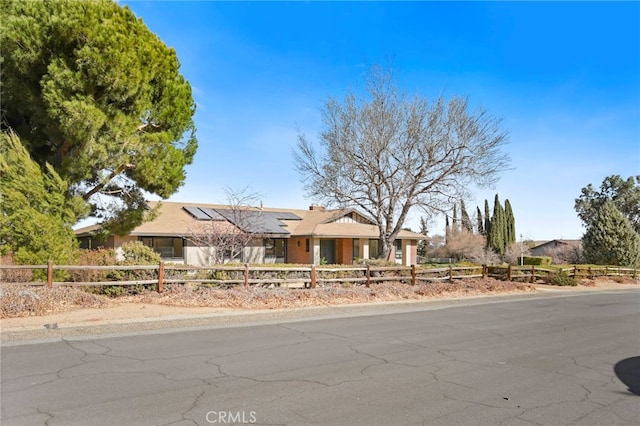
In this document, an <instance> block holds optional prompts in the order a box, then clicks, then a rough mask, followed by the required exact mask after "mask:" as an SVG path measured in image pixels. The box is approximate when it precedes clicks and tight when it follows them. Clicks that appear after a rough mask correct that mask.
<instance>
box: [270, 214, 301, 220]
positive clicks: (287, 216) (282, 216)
mask: <svg viewBox="0 0 640 426" xmlns="http://www.w3.org/2000/svg"><path fill="white" fill-rule="evenodd" d="M273 214H274V215H275V216H276V219H280V220H302V218H301V217H300V216H298V215H296V214H295V213H291V212H273Z"/></svg>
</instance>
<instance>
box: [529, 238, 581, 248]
mask: <svg viewBox="0 0 640 426" xmlns="http://www.w3.org/2000/svg"><path fill="white" fill-rule="evenodd" d="M581 244H582V240H551V241H545V242H543V243H541V244H538V245H537V246H534V247H531V250H535V249H538V248H541V247H546V246H549V245H553V246H554V247H557V246H558V245H568V246H579V245H581Z"/></svg>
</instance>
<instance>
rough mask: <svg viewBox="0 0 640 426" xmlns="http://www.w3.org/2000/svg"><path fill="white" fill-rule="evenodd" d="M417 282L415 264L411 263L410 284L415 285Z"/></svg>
mask: <svg viewBox="0 0 640 426" xmlns="http://www.w3.org/2000/svg"><path fill="white" fill-rule="evenodd" d="M416 283H417V279H416V265H411V285H412V286H415V285H416Z"/></svg>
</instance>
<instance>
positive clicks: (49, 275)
mask: <svg viewBox="0 0 640 426" xmlns="http://www.w3.org/2000/svg"><path fill="white" fill-rule="evenodd" d="M47 287H48V288H52V287H53V260H48V261H47Z"/></svg>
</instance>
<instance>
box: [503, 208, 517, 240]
mask: <svg viewBox="0 0 640 426" xmlns="http://www.w3.org/2000/svg"><path fill="white" fill-rule="evenodd" d="M504 217H505V231H504V232H505V246H506V247H509V246H510V245H511V244H513V243H515V242H516V220H515V218H514V216H513V210H512V209H511V203H510V202H509V200H508V199H506V200H504Z"/></svg>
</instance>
